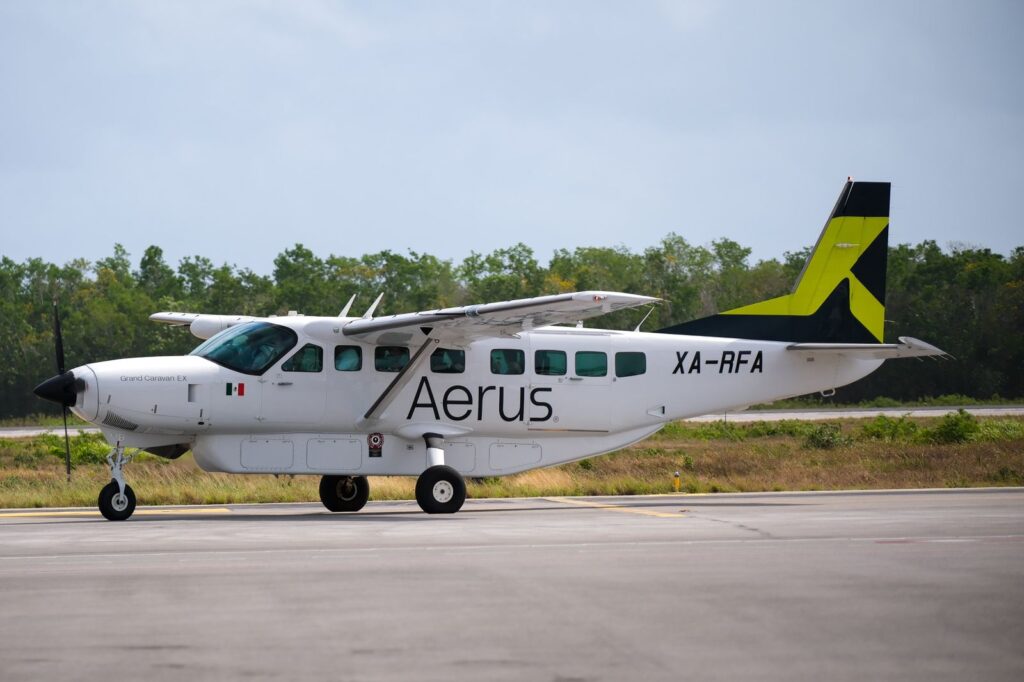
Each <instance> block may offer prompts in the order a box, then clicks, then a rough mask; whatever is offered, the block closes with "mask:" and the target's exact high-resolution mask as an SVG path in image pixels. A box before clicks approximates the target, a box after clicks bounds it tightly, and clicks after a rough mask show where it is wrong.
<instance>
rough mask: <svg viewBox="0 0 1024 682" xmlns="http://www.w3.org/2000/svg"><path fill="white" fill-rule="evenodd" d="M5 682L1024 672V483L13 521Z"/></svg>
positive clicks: (57, 514)
mask: <svg viewBox="0 0 1024 682" xmlns="http://www.w3.org/2000/svg"><path fill="white" fill-rule="evenodd" d="M0 604H2V608H0V671H2V677H3V679H4V680H5V681H7V682H11V681H14V680H38V679H110V678H111V677H112V676H116V677H121V676H135V677H140V678H142V679H147V680H164V679H167V680H169V679H190V680H214V679H216V680H224V679H239V678H257V679H272V680H295V679H325V678H329V679H338V680H346V681H349V680H407V679H418V680H561V681H563V682H567V681H570V680H679V679H688V678H694V679H711V680H736V679H765V680H792V679H829V680H858V681H862V680H865V679H901V680H961V679H977V680H1019V679H1024V647H1021V642H1024V489H1020V488H1017V489H988V490H956V491H905V492H867V493H859V492H858V493H770V494H768V493H766V494H744V495H708V496H695V495H681V496H647V497H611V498H557V499H556V498H552V499H516V500H470V501H468V502H467V504H466V506H465V508H464V509H463V511H461V512H460V513H458V514H456V515H454V516H428V515H426V514H423V513H421V512H419V511H418V508H417V507H416V506H415V504H414V503H411V502H410V503H370V504H369V505H368V506H367V508H366V509H364V510H363V511H362V512H359V513H358V514H353V515H347V516H345V515H333V514H329V513H327V512H326V511H324V510H323V509H322V508H321V507H320V506H319V505H308V504H300V505H238V506H234V505H225V506H214V507H169V508H167V507H161V508H156V507H150V508H146V507H140V508H139V510H138V511H137V512H136V516H134V517H133V518H132V519H131V520H129V521H127V522H123V523H111V522H106V521H103V520H102V519H100V518H99V516H98V514H96V513H94V512H93V511H92V510H82V509H79V510H6V511H0Z"/></svg>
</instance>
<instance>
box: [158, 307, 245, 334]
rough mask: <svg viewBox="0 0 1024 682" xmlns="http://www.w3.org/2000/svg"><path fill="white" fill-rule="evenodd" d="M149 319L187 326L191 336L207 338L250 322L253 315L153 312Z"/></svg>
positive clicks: (176, 325)
mask: <svg viewBox="0 0 1024 682" xmlns="http://www.w3.org/2000/svg"><path fill="white" fill-rule="evenodd" d="M149 319H151V320H153V321H154V322H160V323H162V324H169V325H171V326H172V327H188V328H189V331H191V332H192V335H193V336H198V337H199V338H201V339H208V338H210V337H211V336H213V335H214V334H218V333H220V332H222V331H224V330H225V329H227V328H228V327H234V326H235V325H236V324H242V323H243V322H251V321H252V320H255V319H256V318H255V317H251V316H249V315H205V314H201V313H170V312H167V313H153V314H152V315H150V316H149Z"/></svg>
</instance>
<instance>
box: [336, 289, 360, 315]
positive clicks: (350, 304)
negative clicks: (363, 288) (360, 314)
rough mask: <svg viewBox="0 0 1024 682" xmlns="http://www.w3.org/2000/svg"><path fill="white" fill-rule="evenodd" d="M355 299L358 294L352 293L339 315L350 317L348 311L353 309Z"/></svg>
mask: <svg viewBox="0 0 1024 682" xmlns="http://www.w3.org/2000/svg"><path fill="white" fill-rule="evenodd" d="M355 301H356V295H355V294H352V298H350V299H348V303H346V304H345V307H344V308H342V309H341V312H340V313H338V317H348V311H349V310H351V309H352V304H353V303H355Z"/></svg>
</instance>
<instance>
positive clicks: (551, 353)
mask: <svg viewBox="0 0 1024 682" xmlns="http://www.w3.org/2000/svg"><path fill="white" fill-rule="evenodd" d="M567 366H568V362H567V361H566V358H565V351H562V350H539V351H537V352H535V353H534V354H533V371H534V372H536V373H537V374H542V375H544V376H550V377H555V376H562V375H564V374H565V371H566V367H567Z"/></svg>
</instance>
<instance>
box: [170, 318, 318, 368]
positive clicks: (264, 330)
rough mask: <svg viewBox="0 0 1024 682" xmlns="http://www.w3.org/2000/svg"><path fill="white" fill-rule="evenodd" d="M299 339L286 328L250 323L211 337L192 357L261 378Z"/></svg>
mask: <svg viewBox="0 0 1024 682" xmlns="http://www.w3.org/2000/svg"><path fill="white" fill-rule="evenodd" d="M298 340H299V337H298V336H297V335H296V334H295V332H293V331H292V330H291V329H288V328H287V327H282V326H280V325H277V324H271V323H269V322H248V323H246V324H241V325H238V326H236V327H230V328H228V329H225V330H224V331H222V332H221V333H220V334H217V335H215V336H211V337H210V338H209V339H207V340H206V341H204V342H203V343H201V344H200V345H199V346H198V347H196V349H195V350H193V351H192V352H191V353H190V355H198V356H199V357H201V358H206V359H207V360H209V361H211V362H216V363H217V364H218V365H221V366H222V367H227V368H228V369H233V370H235V371H236V372H244V373H245V374H253V375H259V374H263V373H264V372H266V371H267V370H268V369H270V366H271V365H273V364H274V363H275V362H277V361H278V360H280V359H281V358H283V357H284V355H285V353H287V352H288V351H290V350H291V349H292V348H294V347H295V344H296V343H297V342H298Z"/></svg>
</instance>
